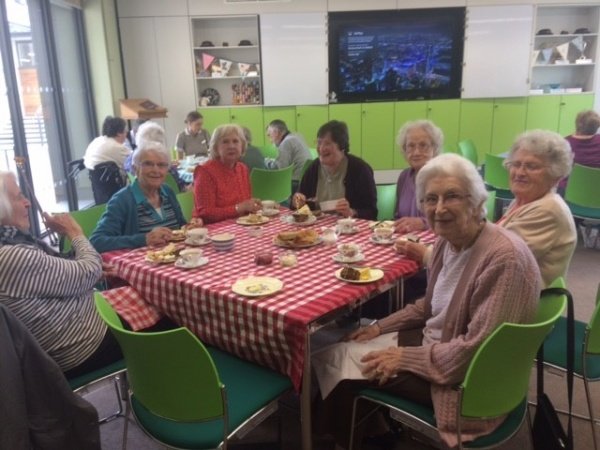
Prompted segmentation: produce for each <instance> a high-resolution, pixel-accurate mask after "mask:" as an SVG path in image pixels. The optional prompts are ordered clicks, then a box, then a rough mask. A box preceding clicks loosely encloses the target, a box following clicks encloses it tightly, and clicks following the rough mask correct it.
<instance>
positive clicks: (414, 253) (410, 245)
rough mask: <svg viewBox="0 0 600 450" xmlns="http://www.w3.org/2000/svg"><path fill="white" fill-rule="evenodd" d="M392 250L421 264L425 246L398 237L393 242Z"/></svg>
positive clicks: (425, 250) (425, 251)
mask: <svg viewBox="0 0 600 450" xmlns="http://www.w3.org/2000/svg"><path fill="white" fill-rule="evenodd" d="M394 250H396V252H397V253H400V254H401V255H404V256H406V257H407V258H409V259H412V260H413V261H416V262H418V263H419V264H423V261H424V259H425V253H427V246H426V245H423V244H419V243H417V242H410V241H407V240H406V239H402V238H400V239H396V242H394Z"/></svg>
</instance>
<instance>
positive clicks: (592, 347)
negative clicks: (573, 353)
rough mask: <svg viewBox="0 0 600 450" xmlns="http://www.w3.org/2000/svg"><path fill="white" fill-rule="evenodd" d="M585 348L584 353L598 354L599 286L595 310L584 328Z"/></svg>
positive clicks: (599, 340) (599, 345)
mask: <svg viewBox="0 0 600 450" xmlns="http://www.w3.org/2000/svg"><path fill="white" fill-rule="evenodd" d="M586 332H587V347H586V352H587V353H592V354H594V355H598V354H600V285H598V293H597V295H596V308H595V309H594V312H593V313H592V317H591V319H590V321H589V322H588V324H587V327H586Z"/></svg>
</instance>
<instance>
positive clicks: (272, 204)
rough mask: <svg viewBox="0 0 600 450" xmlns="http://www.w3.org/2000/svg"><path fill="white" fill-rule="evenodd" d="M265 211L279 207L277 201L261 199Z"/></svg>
mask: <svg viewBox="0 0 600 450" xmlns="http://www.w3.org/2000/svg"><path fill="white" fill-rule="evenodd" d="M261 205H262V209H263V211H265V212H267V213H269V212H271V211H273V210H275V209H277V206H278V205H277V202H276V201H273V200H263V201H261Z"/></svg>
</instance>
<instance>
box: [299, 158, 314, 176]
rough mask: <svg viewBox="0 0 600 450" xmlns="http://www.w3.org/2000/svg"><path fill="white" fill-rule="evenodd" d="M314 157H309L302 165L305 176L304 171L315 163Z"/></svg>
mask: <svg viewBox="0 0 600 450" xmlns="http://www.w3.org/2000/svg"><path fill="white" fill-rule="evenodd" d="M313 161H314V159H307V160H306V161H305V162H304V165H303V166H302V176H304V172H306V170H307V169H308V168H309V167H310V165H311V164H312V163H313Z"/></svg>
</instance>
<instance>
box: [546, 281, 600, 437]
mask: <svg viewBox="0 0 600 450" xmlns="http://www.w3.org/2000/svg"><path fill="white" fill-rule="evenodd" d="M596 300H597V301H596V308H595V309H594V312H593V313H592V317H591V318H590V321H589V322H588V323H585V322H580V321H579V320H576V321H575V367H574V370H573V373H574V375H575V376H576V377H577V378H580V379H582V380H583V385H584V388H585V396H586V398H587V404H588V410H589V414H590V415H589V416H583V415H580V414H575V413H571V414H572V415H573V416H574V417H579V418H580V419H586V420H589V421H590V425H591V427H592V438H593V441H594V448H595V449H597V448H598V445H597V441H596V432H595V427H594V423H597V422H598V421H597V420H596V419H594V417H595V415H594V410H593V406H592V395H591V392H590V386H589V383H590V382H594V381H598V380H600V302H599V301H598V300H600V285H599V286H598V292H597V295H596ZM566 332H567V320H566V318H565V317H560V318H559V319H558V322H557V323H556V327H554V329H553V330H552V332H551V333H550V335H549V336H548V337H547V338H546V340H545V341H544V364H545V365H547V366H550V367H553V368H555V369H559V370H561V371H563V372H566V367H567V352H566V342H567V335H566ZM561 412H566V411H561Z"/></svg>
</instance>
